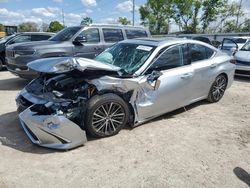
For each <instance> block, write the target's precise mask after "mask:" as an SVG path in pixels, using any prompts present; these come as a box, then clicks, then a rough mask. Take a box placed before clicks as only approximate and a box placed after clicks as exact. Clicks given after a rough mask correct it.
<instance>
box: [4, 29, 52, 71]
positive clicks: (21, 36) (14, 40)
mask: <svg viewBox="0 0 250 188" xmlns="http://www.w3.org/2000/svg"><path fill="white" fill-rule="evenodd" d="M53 35H54V33H47V32H23V33H16V34H13V35H11V36H6V37H3V38H1V39H0V70H1V69H2V68H3V67H4V66H5V57H6V54H5V50H6V47H7V46H8V45H12V44H18V43H22V42H31V41H41V40H48V39H49V38H50V37H52V36H53Z"/></svg>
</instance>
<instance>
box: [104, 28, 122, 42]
mask: <svg viewBox="0 0 250 188" xmlns="http://www.w3.org/2000/svg"><path fill="white" fill-rule="evenodd" d="M102 31H103V35H104V41H105V42H118V41H121V40H123V35H122V30H121V29H102Z"/></svg>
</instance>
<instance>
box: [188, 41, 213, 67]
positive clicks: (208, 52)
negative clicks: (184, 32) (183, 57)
mask: <svg viewBox="0 0 250 188" xmlns="http://www.w3.org/2000/svg"><path fill="white" fill-rule="evenodd" d="M189 52H190V57H191V62H192V63H193V62H196V61H202V60H205V59H209V58H210V57H212V56H213V54H214V50H212V49H210V48H208V47H206V46H202V45H199V44H189Z"/></svg>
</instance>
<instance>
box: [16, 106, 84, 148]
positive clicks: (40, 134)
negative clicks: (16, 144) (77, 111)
mask: <svg viewBox="0 0 250 188" xmlns="http://www.w3.org/2000/svg"><path fill="white" fill-rule="evenodd" d="M19 119H20V123H21V126H22V127H23V129H24V131H25V133H26V134H27V136H28V137H29V139H30V140H31V141H32V142H33V143H34V144H37V145H39V146H42V147H47V148H53V149H60V150H67V149H72V148H75V147H78V146H81V145H83V144H84V143H85V142H87V137H86V133H85V131H84V130H82V129H81V128H80V127H79V126H78V125H77V124H75V123H74V122H72V121H70V120H69V119H67V118H66V117H64V116H61V115H60V116H59V115H37V113H36V112H32V111H31V110H30V108H28V109H26V110H24V111H23V112H21V113H20V114H19Z"/></svg>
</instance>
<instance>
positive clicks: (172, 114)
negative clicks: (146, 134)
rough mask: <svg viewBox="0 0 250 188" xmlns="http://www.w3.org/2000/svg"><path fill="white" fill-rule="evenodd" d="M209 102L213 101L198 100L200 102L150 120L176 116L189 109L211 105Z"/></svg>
mask: <svg viewBox="0 0 250 188" xmlns="http://www.w3.org/2000/svg"><path fill="white" fill-rule="evenodd" d="M209 104H211V103H210V102H208V101H206V100H202V101H198V102H195V103H192V104H190V105H188V106H185V107H181V108H178V109H176V110H174V111H171V112H169V113H166V114H163V115H161V116H159V117H156V118H154V119H152V120H150V121H149V122H154V121H160V120H164V119H171V118H175V117H176V115H179V114H181V113H184V112H187V111H188V110H191V109H193V108H196V107H198V106H201V105H209Z"/></svg>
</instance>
